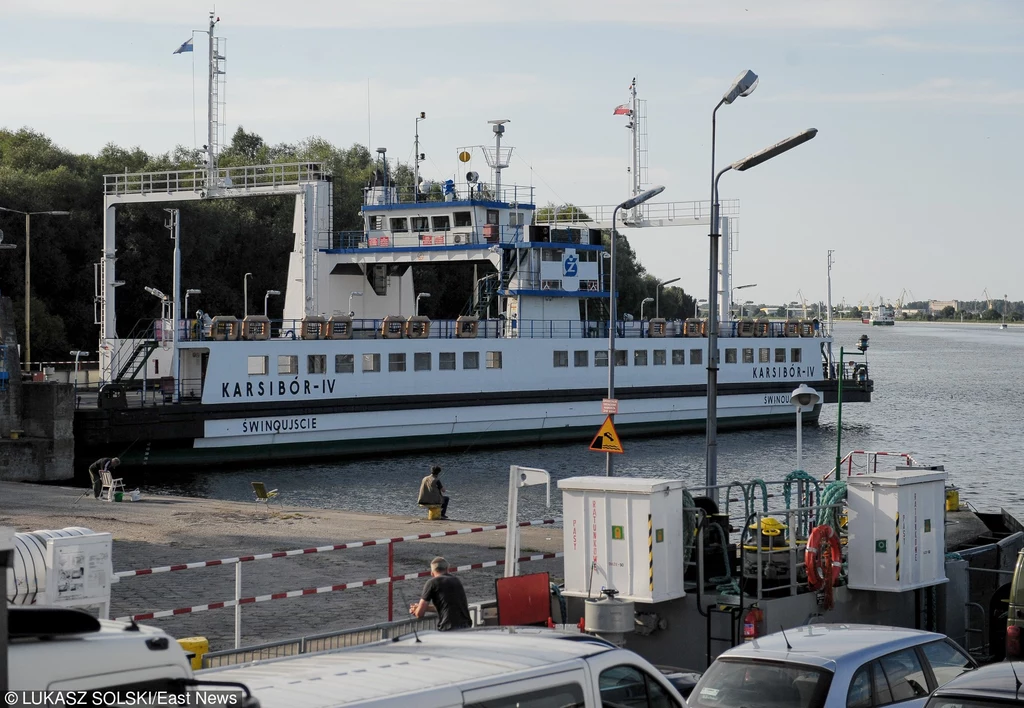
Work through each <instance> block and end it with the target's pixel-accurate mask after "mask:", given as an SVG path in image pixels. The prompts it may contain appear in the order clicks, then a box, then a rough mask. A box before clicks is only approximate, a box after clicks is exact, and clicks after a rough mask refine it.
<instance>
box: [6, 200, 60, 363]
mask: <svg viewBox="0 0 1024 708" xmlns="http://www.w3.org/2000/svg"><path fill="white" fill-rule="evenodd" d="M0 211H7V212H10V213H12V214H21V215H22V216H24V217H25V361H24V364H23V365H24V367H25V369H26V370H27V369H29V368H31V364H32V311H31V304H32V252H31V245H32V217H33V216H36V215H43V214H49V215H50V216H71V212H70V211H18V210H17V209H8V208H6V207H0Z"/></svg>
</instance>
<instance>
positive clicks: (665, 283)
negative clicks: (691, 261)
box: [658, 278, 682, 285]
mask: <svg viewBox="0 0 1024 708" xmlns="http://www.w3.org/2000/svg"><path fill="white" fill-rule="evenodd" d="M678 280H682V278H672V279H671V280H662V281H661V282H660V283H658V285H669V284H671V283H674V282H676V281H678Z"/></svg>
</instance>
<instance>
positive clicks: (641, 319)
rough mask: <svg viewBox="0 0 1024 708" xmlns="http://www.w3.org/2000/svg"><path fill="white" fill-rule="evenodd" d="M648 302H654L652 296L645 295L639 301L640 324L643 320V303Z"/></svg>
mask: <svg viewBox="0 0 1024 708" xmlns="http://www.w3.org/2000/svg"><path fill="white" fill-rule="evenodd" d="M649 302H654V298H653V297H645V298H644V299H643V300H641V301H640V323H641V326H643V321H644V305H646V304H647V303H649Z"/></svg>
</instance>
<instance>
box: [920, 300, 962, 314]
mask: <svg viewBox="0 0 1024 708" xmlns="http://www.w3.org/2000/svg"><path fill="white" fill-rule="evenodd" d="M947 307H952V308H953V309H954V310H956V311H957V312H959V311H960V301H959V300H931V301H929V302H928V314H929V315H938V314H941V313H942V311H943V310H945V309H946V308H947Z"/></svg>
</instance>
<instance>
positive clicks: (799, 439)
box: [796, 406, 804, 470]
mask: <svg viewBox="0 0 1024 708" xmlns="http://www.w3.org/2000/svg"><path fill="white" fill-rule="evenodd" d="M803 419H804V408H803V406H797V407H796V469H798V470H802V469H803V466H802V465H803V461H802V460H801V455H802V453H803V427H804V426H803V422H804V421H803Z"/></svg>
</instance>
